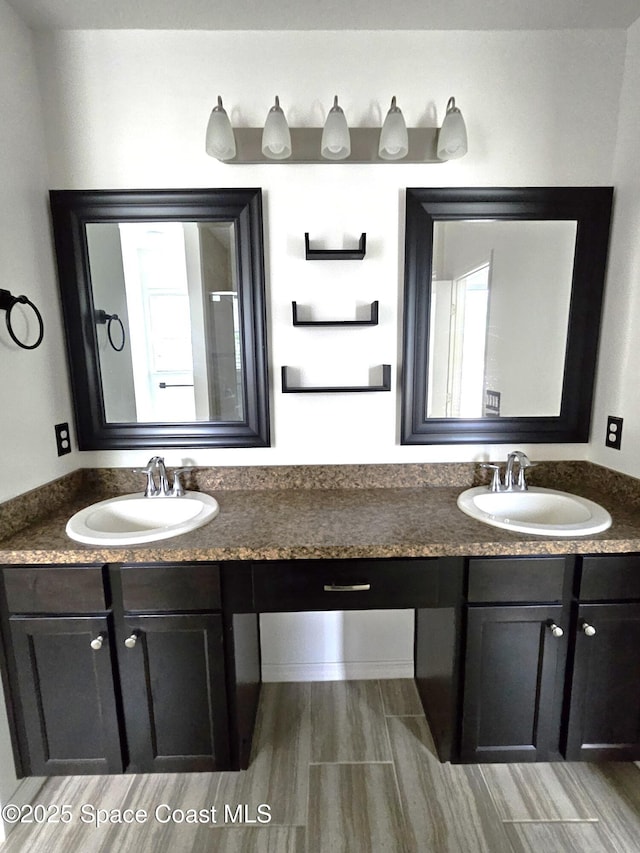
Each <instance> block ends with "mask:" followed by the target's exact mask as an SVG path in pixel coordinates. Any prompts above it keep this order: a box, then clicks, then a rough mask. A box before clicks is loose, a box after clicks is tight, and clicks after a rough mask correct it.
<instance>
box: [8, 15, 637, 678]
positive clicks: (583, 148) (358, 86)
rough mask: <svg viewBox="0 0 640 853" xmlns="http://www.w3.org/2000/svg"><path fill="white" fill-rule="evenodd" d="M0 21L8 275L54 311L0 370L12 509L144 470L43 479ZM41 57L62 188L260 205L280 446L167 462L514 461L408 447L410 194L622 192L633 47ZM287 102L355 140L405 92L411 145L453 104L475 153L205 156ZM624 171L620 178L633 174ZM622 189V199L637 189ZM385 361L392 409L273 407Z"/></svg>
mask: <svg viewBox="0 0 640 853" xmlns="http://www.w3.org/2000/svg"><path fill="white" fill-rule="evenodd" d="M0 14H2V16H3V17H4V18H6V19H7V21H8V28H3V31H2V35H1V36H0V38H1V39H2V45H1V46H2V47H3V48H6V49H5V50H3V51H1V52H0V56H1V58H0V62H1V63H2V64H3V67H2V70H3V71H6V73H3V74H2V75H0V87H1V88H0V91H2V93H3V100H6V101H8V108H7V109H5V110H4V115H5V116H6V115H9V116H10V117H14V116H20V119H19V120H18V118H10V121H9V142H8V146H9V147H8V149H7V148H4V149H3V150H4V151H6V150H8V152H9V155H8V156H6V157H4V159H3V162H2V163H1V164H0V176H1V180H2V185H3V186H4V185H5V184H7V185H11V188H12V189H14V192H13V195H12V196H11V197H9V196H6V195H3V197H2V198H0V210H2V214H3V220H4V219H6V220H7V221H8V223H9V224H8V229H9V231H8V234H7V235H6V236H9V237H10V238H11V239H10V240H9V239H8V240H7V246H8V247H9V256H8V259H7V256H6V255H3V256H2V258H0V265H1V266H0V269H2V270H3V271H4V272H5V273H7V272H8V271H11V272H12V273H13V272H15V270H14V268H17V271H18V272H19V273H20V276H19V279H20V280H21V281H24V282H25V283H24V287H21V289H24V290H25V291H26V290H27V287H26V284H27V282H28V283H29V284H30V285H31V284H33V286H34V288H37V289H36V290H35V291H30V292H34V294H35V295H38V296H40V298H42V299H43V302H44V304H45V305H46V307H47V308H48V314H50V322H49V323H48V327H47V329H48V334H47V343H46V348H43V349H41V351H38V353H36V354H35V355H34V354H32V355H31V356H27V355H24V354H22V353H21V354H20V355H19V356H18V355H17V354H14V353H11V369H7V368H6V367H5V364H7V365H8V362H6V361H5V359H4V355H5V349H6V348H3V351H2V355H3V362H2V368H1V375H2V382H3V388H2V389H1V390H2V392H3V393H2V399H3V400H5V399H7V400H11V401H12V405H11V412H10V413H9V414H8V415H5V414H4V413H3V415H2V418H3V420H2V424H3V431H4V432H6V435H7V439H6V440H7V441H8V442H9V443H11V447H12V454H11V460H10V461H9V463H8V464H9V477H8V479H7V482H8V483H9V484H10V486H9V489H10V491H7V493H6V494H4V495H3V494H1V493H0V499H3V498H5V497H9V496H10V495H11V494H14V493H18V492H21V491H24V489H25V488H27V487H29V485H35V484H37V483H42V482H45V481H46V480H48V479H50V478H51V477H52V476H55V475H56V474H57V473H59V472H61V471H62V470H65V467H64V466H65V464H68V467H69V468H72V467H76V466H77V465H78V464H82V465H86V466H92V465H94V464H106V465H131V466H134V465H138V464H139V463H140V461H145V460H144V459H142V460H141V458H140V453H138V452H132V451H123V452H117V453H116V452H112V453H97V452H96V453H83V454H77V453H76V454H72V456H71V457H64V458H63V461H62V462H61V463H58V462H57V461H56V460H55V459H50V454H49V450H48V443H49V442H50V441H52V430H51V424H53V423H54V422H56V421H57V420H60V419H65V420H66V419H68V418H69V404H68V392H67V386H66V371H65V368H64V357H63V354H62V344H61V330H60V325H59V321H58V320H57V300H56V297H55V286H54V284H53V273H52V264H51V256H50V237H49V233H48V226H47V220H46V215H45V212H46V197H45V192H44V190H45V188H46V185H47V176H46V171H45V168H44V157H43V146H42V138H41V135H40V125H39V113H38V105H37V85H36V81H35V79H34V76H33V70H32V65H31V55H30V49H31V48H30V41H29V37H28V33H27V32H26V31H25V30H24V28H22V27H21V26H20V25H19V24H18V23H17V22H16V20H15V18H14V17H13V16H12V14H11V13H10V12H9V10H8V8H7V7H6V4H5V2H4V0H0ZM638 40H639V39H638V36H637V33H636V32H635V31H634V42H633V43H634V45H635V47H634V51H635V52H632V57H631V67H630V71H629V72H628V73H629V74H630V75H631V85H630V87H629V88H628V90H625V91H626V92H628V94H627V98H628V99H629V100H630V99H631V96H632V90H633V86H634V85H636V86H637V78H638V72H637V65H638V63H637V62H635V61H634V60H633V56H635V53H637V52H638V51H637V41H638ZM37 48H38V51H37V52H38V64H39V77H40V85H41V87H42V94H43V103H44V105H45V106H44V110H45V125H46V150H47V152H48V155H49V166H50V174H49V186H50V187H55V188H124V187H198V186H209V187H231V186H261V187H262V188H263V190H264V202H265V238H266V268H267V280H268V297H269V299H268V301H269V324H270V329H269V332H270V335H269V338H270V340H269V347H270V364H271V375H272V377H273V379H272V382H273V392H272V414H273V422H274V442H275V443H274V446H273V447H272V448H265V449H252V450H209V451H201V450H189V451H188V452H186V453H185V454H175V453H173V452H171V451H168V452H167V453H166V456H167V460H168V461H169V462H170V463H172V464H173V463H175V462H177V461H178V459H183V458H190V459H191V460H192V461H194V462H196V463H198V464H202V465H207V464H215V465H224V464H247V465H251V464H285V463H287V464H288V463H299V464H303V463H335V464H340V463H346V462H365V463H366V462H369V463H376V462H403V461H406V462H412V461H431V460H463V459H475V458H479V457H482V456H485V457H486V456H487V455H490V456H492V457H494V458H495V457H502V456H503V455H504V453H505V451H506V448H504V447H502V446H499V447H496V448H488V447H481V446H468V447H452V448H447V447H428V446H425V447H417V448H408V447H401V446H399V444H398V438H397V429H398V426H397V425H398V417H397V399H396V398H397V393H396V392H397V378H398V375H399V357H400V339H401V313H400V312H401V300H402V293H401V290H402V287H401V282H402V263H403V257H402V245H403V226H402V221H403V208H404V188H405V187H407V186H430V185H433V186H446V185H475V186H482V185H490V186H491V185H547V184H550V185H562V184H574V185H589V184H609V183H611V182H612V180H613V170H612V164H613V152H614V150H615V145H616V132H617V118H618V100H619V95H620V90H621V86H622V74H623V65H624V56H625V34H624V33H621V32H604V31H603V32H598V31H596V32H593V31H591V32H581V31H574V32H571V31H567V32H501V33H486V32H482V33H470V32H465V33H455V32H416V33H408V32H393V33H384V32H373V33H364V32H358V33H354V32H345V33H337V32H331V33H317V32H315V33H314V32H304V33H294V32H288V33H277V32H264V33H246V32H243V33H213V32H148V31H145V32H123V31H117V32H109V31H100V32H63V33H54V34H42V35H40V36H38V41H37ZM276 93H278V94H279V95H280V99H281V103H282V105H283V107H284V108H285V111H286V113H287V116H288V118H289V121H290V123H291V124H292V125H294V126H295V125H315V126H318V125H320V124H321V123H322V121H323V119H324V115H325V114H326V110H327V109H328V108H329V106H330V105H331V100H332V98H333V95H334V94H336V93H337V94H339V96H340V100H341V103H342V105H343V107H344V108H345V111H346V113H347V117H348V120H349V122H350V123H351V124H352V125H354V126H357V125H378V124H379V123H380V121H381V119H382V117H383V115H384V113H385V112H386V109H387V108H388V104H389V101H390V98H391V96H392V95H394V94H395V95H397V97H398V103H399V105H400V106H401V108H402V109H403V111H404V113H405V116H406V118H407V121H408V123H409V124H410V125H428V124H439V123H440V122H441V121H442V115H443V111H444V107H445V104H446V102H447V99H448V98H449V96H451V95H455V97H456V100H457V103H458V104H459V106H460V107H461V108H462V110H463V112H464V115H465V118H466V121H467V125H468V130H469V137H470V146H471V147H470V153H469V155H468V156H467V157H466V158H464V159H463V160H461V161H456V162H452V163H448V164H444V165H435V166H434V165H422V166H421V165H402V164H397V165H373V166H345V165H341V164H332V165H315V166H288V165H285V164H283V165H269V166H243V167H238V166H231V165H224V164H220V163H218V162H216V161H215V160H212V159H211V158H209V157H207V155H206V154H205V152H204V131H205V127H206V123H207V119H208V115H209V112H210V110H211V107H212V105H213V104H214V102H215V99H216V96H217V95H218V94H221V95H223V97H224V100H225V104H226V106H227V108H228V109H229V110H230V111H231V115H232V118H233V121H234V123H236V124H245V125H261V124H262V123H263V121H264V118H265V116H266V113H267V110H268V108H269V106H270V105H271V103H272V102H273V97H274V95H275V94H276ZM25 112H26V115H24V113H25ZM0 127H1V129H0V133H3V134H4V133H6V132H7V131H6V121H5V122H4V124H3V125H1V126H0ZM25 130H26V132H24V131H25ZM630 130H631V128H629V131H630ZM629 145H631V143H629ZM625 162H627V161H626V160H625ZM629 162H632V161H629ZM616 168H617V173H620V171H621V167H620V166H617V167H616ZM624 178H625V179H628V182H629V183H630V181H631V178H630V176H627V174H626V173H625V174H624ZM14 184H15V185H16V186H15V187H14V186H13V185H14ZM627 205H628V206H631V205H632V202H631V201H628V202H627ZM16 210H17V211H18V212H19V213H20V216H18V217H16V216H15V212H16ZM633 212H634V211H633V210H632V214H633ZM9 214H11V216H10V218H9ZM305 231H309V232H310V234H311V236H312V239H314V240H317V241H318V242H324V243H325V244H326V245H329V246H331V245H334V246H338V247H339V246H342V245H343V241H347V242H349V243H350V242H353V241H355V240H356V239H357V238H358V237H359V235H360V233H361V232H362V231H366V232H367V242H368V252H367V258H366V259H365V261H363V262H361V263H360V262H357V263H356V262H353V263H345V264H331V265H330V266H328V265H326V264H322V263H306V262H305V261H304V249H303V235H304V232H305ZM628 233H629V241H630V239H631V230H629V232H628ZM4 237H5V235H3V239H4ZM617 246H618V248H617V249H616V251H617V252H618V253H619V254H620V255H621V256H622V257H620V258H619V259H618V260H617V265H618V267H622V268H623V275H624V274H627V262H626V260H624V257H625V256H626V254H627V248H626V242H625V240H623V239H622V238H618V243H617ZM11 277H12V278H13V279H14V280H15V278H16V276H15V274H14V275H12V276H11ZM629 277H630V276H629V275H628V274H627V278H629ZM626 286H627V288H629V287H630V284H627V285H626ZM373 299H379V300H380V325H379V326H378V327H375V328H362V329H355V330H350V331H344V330H326V329H300V328H295V329H294V328H293V327H292V326H291V301H292V300H296V301H298V302H299V303H300V304H301V305H309V306H311V307H312V308H313V310H314V312H315V314H316V316H318V317H319V316H321V315H324V316H331V315H334V314H335V313H336V311H337V310H341V311H343V312H345V313H349V312H353V310H354V306H355V305H356V304H360V303H369V302H371V301H372V300H373ZM623 309H624V306H619V305H618V304H617V303H616V300H615V299H614V300H613V301H612V303H611V307H610V315H611V317H615V315H616V313H619V314H620V315H622V314H623ZM638 322H640V320H638ZM609 325H610V327H611V326H612V320H609ZM0 335H1V331H0ZM383 362H387V363H391V364H392V365H393V366H394V382H393V389H392V392H391V393H379V394H364V395H362V394H360V395H335V396H330V397H325V396H323V395H295V394H292V395H282V394H281V393H280V387H279V368H280V365H282V364H288V365H291V366H294V367H301V368H304V371H305V373H304V376H305V379H306V380H307V381H308V382H310V383H312V382H318V383H322V384H325V383H328V382H339V383H340V384H343V383H344V384H349V383H354V384H360V383H362V382H366V381H367V378H368V373H369V368H370V366H372V365H378V364H381V363H383ZM34 377H37V378H34ZM625 387H626V386H625ZM623 391H624V389H623V388H621V389H620V394H623ZM363 426H366V432H365V431H363ZM625 428H626V425H625ZM50 433H51V435H50ZM627 435H628V433H627ZM14 448H15V449H16V450H17V452H16V453H15V454H14V453H13V450H14ZM523 449H525V450H528V451H529V452H530V453H531V455H532V456H533V457H534V458H536V457H537V458H540V456H541V454H543V455H544V457H545V458H547V459H551V458H584V457H585V456H586V455H587V454H588V451H589V448H588V446H587V445H579V446H576V445H568V446H563V445H555V446H549V445H547V446H544V447H540V446H533V447H529V448H527V447H524V448H523ZM54 452H55V450H54ZM25 458H31V459H34V465H33V467H31V466H29V471H28V472H25V471H24V470H23V468H24V459H25ZM14 460H15V461H14ZM64 460H67V461H68V462H67V463H65V461H64ZM4 488H5V489H6V488H7V487H6V486H5V487H4ZM327 618H329V617H327ZM330 618H331V619H335V618H336V617H333V616H331V617H330ZM350 618H351V616H350V614H347V615H346V616H345V617H344V622H343V626H342V628H341V629H340V630H341V631H343V632H344V634H343V636H345V637H349V636H353V631H352V627H353V625H355V623H351V622H350V621H349V619H350ZM389 618H391V617H389ZM376 620H377V624H376V625H375V626H373V628H372V627H370V628H369V629H368V630H366V633H365V634H363V635H362V636H364V637H366V640H365V641H364V645H365V646H366V645H367V644H369V646H370V648H371V649H373V650H375V651H374V652H373V653H372V658H377V659H379V660H384V659H385V648H384V646H383V644H381V643H376V636H377V635H383V634H384V631H383V630H382V628H383V627H384V626H388V625H389V624H390V623H389V622H388V620H386V619H385V616H384V614H377V616H376ZM290 622H291V620H289V622H285V621H283V620H280V621H279V620H277V619H276V620H273V621H272V622H271V624H270V625H269V626H268V627H267V628H266V629H265V631H264V634H263V649H264V652H265V657H266V659H267V660H268V661H270V662H272V663H274V665H278V663H279V662H280V663H281V664H285V663H287V664H289V663H291V661H288V660H284V658H283V657H282V655H281V654H280V656H279V652H278V649H279V648H281V647H282V643H283V639H285V640H286V644H287V645H288V646H289V647H291V646H295V645H296V642H297V641H296V637H297V638H298V639H300V643H299V645H300V646H302V641H304V639H305V637H308V636H310V631H311V635H312V634H313V629H310V627H309V626H310V624H311V623H310V622H305V621H304V620H302V623H301V624H300V625H299V627H298V628H295V629H294V627H293V626H292V625H291V624H290ZM327 624H328V623H327ZM406 624H407V625H408V624H409V623H408V622H407V623H406ZM362 630H363V631H365V629H364V628H363V629H362ZM325 636H327V634H326V632H325ZM409 637H410V632H409V633H407V635H406V639H405V641H404V652H402V651H398V649H394V651H393V659H394V661H395V662H396V663H397V662H398V660H400V659H401V658H402V657H403V655H404V658H405V662H407V661H409V660H410V657H411V653H412V649H411V643H410V639H409ZM329 645H331V649H330V650H328V651H327V652H326V654H325V655H324V657H325V660H324V661H322V660H319V659H318V654H317V652H318V646H317V644H316V645H315V647H314V648H313V649H312V650H311V652H310V653H309V655H308V657H306V658H304V659H303V660H302V661H298V663H300V662H302V663H304V661H305V660H308V661H309V662H310V663H326V664H327V665H328V666H330V665H331V664H332V663H337V664H339V663H340V662H341V656H342V657H344V653H345V647H344V646H343V647H342V648H338V646H339V644H336V643H333V644H329ZM303 657H304V656H303ZM293 663H294V664H295V663H296V662H293Z"/></svg>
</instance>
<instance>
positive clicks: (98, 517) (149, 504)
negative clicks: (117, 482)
mask: <svg viewBox="0 0 640 853" xmlns="http://www.w3.org/2000/svg"><path fill="white" fill-rule="evenodd" d="M219 509H220V507H219V506H218V502H217V500H216V499H215V498H212V497H211V496H210V495H205V494H201V493H200V492H186V493H185V494H184V495H183V496H182V497H180V498H165V497H159V498H145V497H143V496H142V495H140V494H135V495H121V496H120V497H117V498H109V499H108V500H106V501H99V503H95V504H92V505H91V506H88V507H85V508H84V509H81V510H80V511H79V512H77V513H76V514H75V515H73V516H71V518H70V519H69V521H68V522H67V527H66V531H67V536H70V537H71V539H75V540H76V542H84V543H85V544H86V545H137V544H139V543H141V542H155V541H156V540H158V539H169V538H171V537H172V536H179V535H180V534H181V533H188V532H189V531H190V530H195V529H196V528H197V527H202V525H203V524H207V522H209V521H211V519H212V518H215V516H216V515H217V514H218V511H219Z"/></svg>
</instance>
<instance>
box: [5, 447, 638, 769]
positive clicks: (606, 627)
mask: <svg viewBox="0 0 640 853" xmlns="http://www.w3.org/2000/svg"><path fill="white" fill-rule="evenodd" d="M518 461H520V462H522V460H515V462H516V463H517V462H518ZM150 462H153V460H150ZM154 466H155V471H154ZM154 466H152V467H151V470H152V472H153V476H152V475H149V466H147V469H146V470H145V473H147V475H148V477H147V494H148V496H147V497H144V494H143V493H144V491H145V487H144V481H143V479H142V477H141V475H140V473H136V474H133V473H131V472H129V471H123V470H119V469H110V470H91V471H78V472H76V473H75V474H73V475H70V476H69V477H67V478H63V480H62V481H57V482H56V483H54V484H50V486H48V487H45V489H42V490H38V492H37V493H33V494H30V495H27V496H23V497H21V498H18V499H15V501H13V502H11V501H10V502H9V503H8V504H5V508H7V510H8V512H7V516H6V518H7V522H6V523H5V529H4V531H3V537H4V538H3V539H2V540H0V563H1V564H2V567H3V568H2V570H1V571H2V585H1V600H0V612H1V625H2V640H3V666H2V670H3V678H4V688H5V698H6V702H7V708H8V711H9V720H10V724H11V730H12V737H13V747H14V756H15V760H16V765H17V769H18V773H19V774H20V775H52V774H71V773H74V774H75V773H120V772H178V771H187V770H219V769H241V768H243V767H246V766H247V764H248V762H249V759H250V750H251V738H252V733H253V726H254V720H255V714H256V709H257V703H258V699H259V694H260V634H259V614H260V613H278V612H287V611H317V610H360V609H366V610H374V609H386V608H407V609H410V610H413V611H414V612H415V679H416V684H417V686H418V690H419V693H420V696H421V699H422V703H423V706H424V709H425V714H426V716H427V718H428V720H429V723H430V726H431V729H432V732H433V736H434V740H435V742H436V746H437V749H438V753H439V756H440V758H441V760H443V761H449V760H450V761H454V762H480V761H482V762H487V761H549V760H565V759H566V760H581V759H584V760H636V759H638V758H640V664H639V662H638V655H637V649H638V647H640V556H638V553H640V488H638V484H637V481H635V480H633V479H632V478H629V477H625V476H623V475H618V474H615V473H614V472H611V471H608V470H607V469H604V468H600V467H598V466H595V465H591V464H589V463H578V462H575V463H571V462H566V463H542V464H540V465H538V466H537V467H536V468H535V469H533V470H532V472H531V474H529V472H527V474H528V476H529V479H530V480H531V483H530V485H529V488H528V489H527V490H524V489H520V488H517V483H518V478H517V465H515V466H514V474H513V478H512V480H511V481H510V482H511V485H512V486H513V487H512V488H509V483H507V484H506V486H507V487H506V488H505V482H504V474H501V477H502V479H501V480H500V481H499V483H498V488H496V489H494V490H493V491H492V490H491V484H490V483H489V481H488V475H487V473H486V472H484V471H482V470H481V469H480V468H479V467H478V466H476V465H473V464H466V463H465V464H439V465H437V464H436V465H427V464H425V465H419V464H418V465H370V466H304V467H303V466H301V467H288V466H276V467H274V468H228V469H195V470H193V471H191V472H185V473H184V474H183V475H182V477H183V481H184V491H185V494H184V495H173V496H172V495H171V494H170V492H171V490H172V489H173V488H175V483H174V482H173V481H172V479H171V477H168V478H167V477H165V480H164V485H163V481H162V471H161V470H160V468H159V465H158V463H157V462H156V463H154ZM525 466H526V463H525ZM178 484H179V486H182V483H181V482H180V480H179V481H178ZM163 489H164V490H165V492H166V494H163V493H162V491H163ZM154 491H156V494H154V493H153V492H154ZM127 495H129V496H131V497H125V496H127ZM108 496H111V497H116V498H118V499H117V500H115V501H113V500H110V499H109V498H108ZM527 496H529V497H530V501H531V503H532V504H535V509H531V508H530V507H529V506H526V507H525V509H524V510H523V509H522V506H520V507H516V506H515V504H514V503H513V501H514V500H518V501H519V502H520V504H522V501H523V500H524V501H526V500H527ZM478 497H484V499H485V502H484V503H485V505H484V506H483V505H482V501H480V503H479V506H478V510H477V512H476V510H474V509H473V502H474V501H477V500H478ZM492 498H493V499H494V502H493V503H492ZM465 499H466V500H467V501H470V502H471V503H470V504H469V505H468V506H467V507H466V509H465V507H464V506H462V510H463V511H461V508H460V506H461V504H463V503H464V502H465ZM505 500H506V501H507V502H510V503H508V506H507V508H506V509H505V508H504V507H500V506H498V503H500V504H503V503H504V502H505ZM558 500H559V501H560V504H558V505H557V506H554V505H555V504H557V501H558ZM487 501H489V503H490V504H491V505H490V506H489V507H488V508H487V505H486V503H487ZM191 503H194V504H195V505H196V507H197V512H194V513H191V515H190V517H185V518H183V519H182V520H181V521H179V522H177V523H182V524H187V525H189V524H192V523H193V524H194V526H193V528H192V529H190V530H187V532H182V533H180V534H179V535H176V534H175V530H174V531H173V532H172V533H170V534H167V536H166V538H160V537H159V536H158V535H155V534H151V535H152V536H153V539H152V540H151V541H150V540H149V539H142V540H140V541H138V542H131V541H126V537H127V535H128V534H130V533H131V528H132V527H135V526H136V525H137V528H138V535H142V536H144V533H142V534H141V533H140V529H142V528H145V525H146V526H147V527H148V525H149V524H155V525H156V526H158V524H159V522H158V521H157V518H156V519H155V520H153V519H152V520H151V521H149V517H148V516H145V514H144V513H145V512H147V513H151V514H153V513H154V512H156V513H164V520H163V521H162V522H161V524H160V526H162V525H165V526H167V525H168V526H170V523H172V519H174V518H175V516H174V515H173V514H174V513H176V512H178V507H184V506H187V505H190V504H191ZM171 506H175V507H176V509H175V510H170V509H163V508H164V507H171ZM122 507H129V508H128V509H125V510H122V511H121V509H120V508H122ZM470 507H471V510H472V512H471V515H470V514H468V513H469V509H470ZM496 507H497V508H496ZM154 508H157V509H154ZM140 512H142V513H143V514H142V515H140ZM185 512H186V510H185ZM201 512H202V513H210V518H209V519H207V520H206V521H205V522H204V523H202V524H199V525H198V523H197V517H198V515H199V514H200V513H201ZM474 512H476V517H473V513H474ZM482 512H484V513H485V514H486V513H487V512H488V513H489V514H490V515H491V516H492V520H491V521H490V523H489V524H486V523H482V522H481V521H479V520H478V518H479V517H480V516H479V515H478V513H482ZM558 512H560V513H561V514H562V515H561V517H559V516H558V515H557V513H558ZM523 513H524V515H523ZM531 513H533V515H531ZM585 513H586V515H585ZM608 513H610V517H612V519H613V523H612V524H611V526H610V527H609V526H607V524H608V521H607V518H608ZM187 516H189V513H187ZM27 517H30V518H31V521H30V522H26V521H25V518H27ZM74 518H75V519H76V523H77V522H78V519H80V521H81V522H82V526H83V530H84V532H85V535H86V531H87V530H89V531H91V530H93V535H94V536H95V538H94V540H93V541H91V542H86V541H85V542H82V541H81V542H78V541H74V539H72V538H70V535H67V532H65V531H66V530H67V529H68V528H67V524H68V523H69V524H70V526H71V530H70V533H71V535H73V534H74V533H75V535H76V536H78V530H79V529H80V528H79V527H78V528H77V529H75V530H74V529H73V524H74V522H73V519H74ZM70 519H71V521H70ZM194 520H195V521H194ZM200 520H202V519H200ZM514 520H515V524H516V527H515V528H514V527H512V528H511V529H509V524H510V523H513V521H514ZM554 523H558V524H559V527H558V529H557V531H556V532H549V529H548V526H549V525H550V524H554ZM523 524H524V525H526V524H534V525H536V524H537V525H543V527H544V533H545V535H540V532H541V530H540V529H539V530H538V532H537V533H531V532H525V533H523V532H520V531H519V530H518V526H522V525H523ZM496 525H497V526H496ZM545 525H546V527H545ZM572 525H573V527H572ZM576 525H578V526H580V525H582V528H583V529H582V530H579V529H578V528H577V527H576ZM588 525H592V527H591V528H589V527H588ZM585 527H586V529H585ZM96 528H102V529H101V530H96ZM156 533H157V531H156ZM81 535H82V533H80V534H79V536H78V538H79V537H80V536H81ZM88 535H89V536H90V537H91V535H92V534H91V532H90V533H89V534H88ZM101 535H102V536H103V537H104V538H103V539H102V540H101V539H100V536H101ZM133 535H134V537H135V534H133ZM118 537H120V539H119V540H118Z"/></svg>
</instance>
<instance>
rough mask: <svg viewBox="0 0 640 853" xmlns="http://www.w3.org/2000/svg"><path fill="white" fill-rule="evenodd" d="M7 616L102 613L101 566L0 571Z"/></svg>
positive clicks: (20, 568)
mask: <svg viewBox="0 0 640 853" xmlns="http://www.w3.org/2000/svg"><path fill="white" fill-rule="evenodd" d="M2 574H3V577H4V587H5V592H6V596H7V607H8V610H9V613H93V612H96V611H101V610H106V609H107V607H108V604H107V602H106V600H105V594H104V584H103V581H102V568H101V566H19V567H11V568H6V569H3V571H2Z"/></svg>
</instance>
